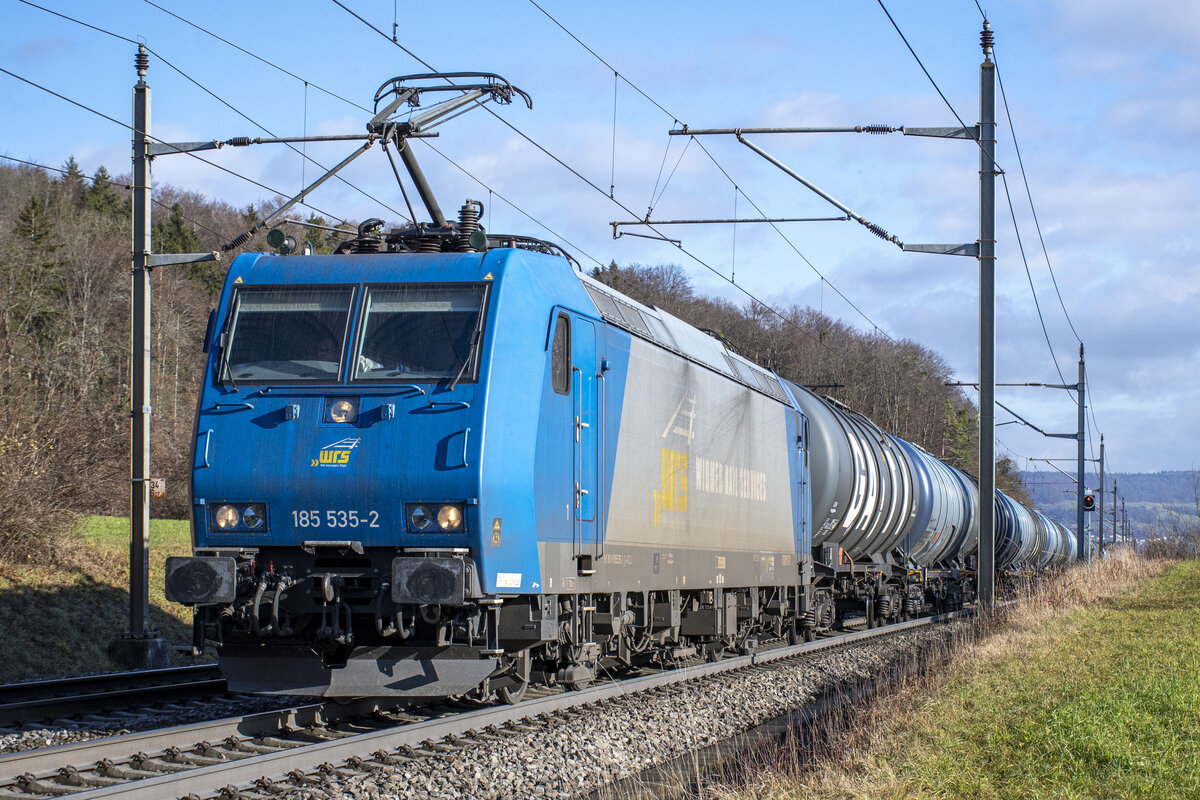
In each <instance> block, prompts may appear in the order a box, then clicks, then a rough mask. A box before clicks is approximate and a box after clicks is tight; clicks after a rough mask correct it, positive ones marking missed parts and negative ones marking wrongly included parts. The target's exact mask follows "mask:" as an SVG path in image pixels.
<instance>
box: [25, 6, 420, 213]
mask: <svg viewBox="0 0 1200 800" xmlns="http://www.w3.org/2000/svg"><path fill="white" fill-rule="evenodd" d="M19 2H21V3H24V4H25V5H27V6H29V7H31V8H36V9H38V10H39V11H44V12H46V13H47V14H52V15H53V16H56V17H59V18H60V19H64V20H66V21H68V22H73V23H75V24H76V25H80V26H82V27H85V28H88V29H90V30H93V31H96V32H97V33H102V34H104V35H106V36H111V37H112V38H114V39H118V40H120V41H123V42H127V43H129V44H140V45H142V46H144V47H145V48H146V50H147V52H149V53H151V54H152V55H154V57H155V58H157V59H159V60H160V61H162V62H163V63H164V64H166V65H167V66H168V67H170V68H171V69H173V70H174V71H175V72H177V73H179V75H180V76H181V77H183V78H184V79H185V80H187V81H189V82H190V83H192V84H193V85H195V86H196V87H197V88H198V89H200V90H201V91H203V92H205V93H206V94H208V95H209V96H210V97H212V98H213V99H214V100H216V101H217V102H219V103H221V104H222V105H224V106H225V107H226V108H228V109H229V110H230V111H232V112H234V113H235V114H237V115H238V116H240V117H242V118H243V119H245V120H246V121H247V122H249V123H250V124H251V125H254V126H256V127H257V128H259V129H261V130H262V131H264V132H266V133H268V134H270V135H271V136H275V134H274V133H272V132H271V131H270V129H268V128H267V127H266V126H264V125H263V124H262V123H260V122H258V121H256V120H254V119H253V118H251V117H250V116H249V115H247V114H246V113H244V112H242V111H241V110H239V109H238V108H236V107H235V106H233V105H232V104H230V103H229V102H227V101H226V100H225V99H223V98H222V97H220V96H219V95H217V94H216V93H215V92H213V91H211V90H210V89H208V88H207V87H206V86H204V85H203V84H202V83H200V82H199V81H197V80H196V79H195V78H193V77H192V76H190V75H188V74H187V73H186V72H184V71H183V70H182V69H180V68H179V67H178V66H176V65H175V64H174V63H172V62H171V61H170V60H169V59H167V58H166V57H165V56H163V55H162V54H161V53H159V52H158V51H156V50H155V49H154V48H152V47H150V46H149V45H146V44H144V43H141V42H136V41H134V40H133V39H130V38H129V37H127V36H122V35H121V34H119V33H116V32H114V31H110V30H106V29H104V28H101V27H98V26H96V25H92V24H90V23H87V22H84V21H83V20H80V19H76V18H75V17H71V16H68V15H66V14H61V13H59V12H57V11H53V10H51V9H48V8H45V7H43V6H40V5H38V4H37V3H32V2H29V0H19ZM145 2H147V3H149V4H150V5H152V6H155V8H160V7H159V6H156V5H155V4H154V3H152V2H150V0H145ZM162 10H164V11H165V9H162ZM166 13H168V14H170V15H171V16H173V17H175V18H176V19H179V20H180V21H182V22H187V23H188V24H189V25H192V27H195V28H197V30H201V31H204V29H203V28H200V27H199V26H197V25H195V24H194V23H191V22H188V20H186V19H184V18H183V17H180V16H179V15H178V14H174V13H171V12H169V11H167V12H166ZM204 32H205V33H208V34H209V35H210V36H213V37H214V38H216V39H218V40H220V41H222V42H225V40H224V39H221V37H219V36H216V35H215V34H213V33H211V32H209V31H204ZM225 43H226V44H229V45H230V46H231V47H234V48H237V49H238V50H242V52H246V53H247V54H248V55H253V54H252V53H249V52H248V51H246V50H243V49H242V48H240V47H237V45H234V44H231V43H229V42H225ZM259 60H260V61H264V63H268V64H269V63H270V62H266V61H265V60H264V59H261V58H260V59H259ZM271 66H275V68H276V69H279V70H280V71H281V72H284V73H285V74H287V75H291V76H292V77H295V78H297V80H303V79H302V78H298V77H297V76H295V75H292V73H290V72H287V70H284V69H282V68H281V67H278V66H276V65H274V64H272V65H271ZM305 84H306V85H313V86H314V88H320V87H316V86H315V84H310V83H309V82H308V81H305ZM322 91H324V90H322ZM334 96H335V97H336V95H334ZM339 99H344V98H339ZM346 102H350V101H348V100H347V101H346ZM352 105H356V104H352ZM359 107H360V108H361V106H359ZM89 110H90V109H89ZM364 110H366V109H364ZM110 119H111V118H110ZM114 121H115V120H114ZM118 124H122V123H118ZM125 127H128V126H125ZM155 141H159V140H157V139H156V140H155ZM284 144H285V145H286V146H287V147H288V148H290V149H291V150H292V151H294V152H296V153H297V154H299V155H301V156H302V157H303V158H304V159H306V160H307V161H309V162H311V163H313V164H315V165H316V166H318V167H320V168H321V169H325V167H324V166H323V165H322V164H321V163H320V162H318V161H316V160H315V159H313V158H309V156H308V155H307V154H305V153H302V152H301V151H300V150H298V149H296V147H295V146H294V145H292V144H291V143H290V142H285V143H284ZM188 155H191V156H193V157H194V158H197V160H199V161H201V162H203V163H205V164H209V165H211V166H216V167H217V168H218V169H224V168H223V167H219V166H217V165H216V164H213V163H212V162H210V161H207V160H205V159H203V158H200V157H199V156H196V155H195V154H194V153H188ZM226 171H227V172H229V170H226ZM230 174H232V175H236V176H237V177H240V178H242V179H244V180H250V179H249V178H246V177H245V176H244V175H239V174H238V173H234V172H230ZM334 177H335V178H337V179H338V180H339V181H341V182H342V183H343V184H345V185H346V186H348V187H350V188H351V189H354V190H355V191H357V192H358V193H359V194H361V195H363V196H364V197H366V198H367V199H369V200H371V201H372V202H375V203H378V204H379V205H380V206H381V207H383V208H386V209H388V210H389V211H391V212H392V213H395V214H399V216H400V217H401V218H403V219H407V217H405V216H404V214H402V213H400V212H398V211H396V210H395V209H394V208H392V207H391V206H389V205H388V204H386V203H384V202H383V201H382V200H380V199H378V198H377V197H374V196H372V195H371V194H370V193H368V192H366V191H365V190H363V189H362V188H360V187H358V186H356V185H355V184H353V183H351V182H350V181H347V180H346V179H345V178H343V177H341V176H339V175H335V176H334ZM251 182H252V183H256V182H254V181H251ZM256 185H258V186H260V187H261V188H264V189H267V191H270V192H273V193H276V194H279V192H278V191H277V190H275V189H271V188H270V187H266V186H262V184H257V183H256ZM302 205H304V206H306V207H308V208H311V209H313V210H315V211H318V212H320V213H321V214H325V215H327V216H329V217H330V218H332V219H334V220H337V221H338V222H342V223H345V220H343V219H342V218H340V217H338V216H337V215H336V214H332V213H330V212H328V211H322V210H321V209H319V208H317V207H316V206H313V205H312V204H310V203H307V202H305V203H302Z"/></svg>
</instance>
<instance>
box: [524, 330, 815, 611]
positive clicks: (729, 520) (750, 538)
mask: <svg viewBox="0 0 1200 800" xmlns="http://www.w3.org/2000/svg"><path fill="white" fill-rule="evenodd" d="M628 370H629V374H628V378H627V380H626V382H625V385H626V392H625V396H624V397H623V399H622V404H623V408H622V411H621V414H620V429H619V431H609V432H608V435H610V436H613V437H615V439H616V442H617V444H616V458H615V462H614V467H613V474H612V488H611V495H610V496H609V497H608V498H607V500H606V502H605V512H606V519H605V521H604V526H603V529H604V532H605V533H604V542H603V548H602V555H601V556H600V557H598V558H597V559H596V560H595V564H594V566H595V568H596V573H595V574H594V575H592V576H590V577H586V578H584V577H578V578H577V577H575V576H576V564H575V562H574V560H573V555H572V552H571V549H570V546H569V545H566V544H560V543H557V542H543V543H541V549H542V553H541V555H542V558H543V562H542V564H543V572H542V575H543V579H544V583H545V585H546V589H547V591H555V590H558V589H560V587H561V588H562V589H565V590H568V591H569V590H580V591H584V590H588V591H617V590H633V591H636V590H646V589H676V588H678V589H684V588H697V587H706V586H729V587H735V586H759V585H772V584H776V585H789V584H795V583H797V582H798V578H799V575H798V570H797V568H796V564H797V555H796V534H797V530H798V526H799V514H800V512H799V509H798V508H797V507H796V505H797V502H798V492H797V486H796V481H797V477H796V472H795V469H796V458H797V454H796V448H795V446H794V445H792V446H790V447H789V440H792V441H794V437H795V434H794V433H791V434H789V427H790V428H791V429H792V431H795V430H796V420H797V418H798V415H797V414H796V412H795V410H794V409H791V408H790V407H788V406H785V405H784V404H782V403H779V402H777V401H775V400H773V399H772V398H770V397H768V396H766V395H764V394H762V393H760V392H757V391H753V390H751V389H749V388H747V387H745V386H743V385H741V384H739V383H735V382H734V381H732V380H730V379H729V378H728V377H726V376H724V375H722V374H719V373H716V372H714V371H712V370H710V369H708V368H706V367H704V366H702V365H700V364H697V363H695V362H694V361H692V360H690V359H687V358H684V357H681V356H680V355H678V354H676V353H672V352H670V351H668V350H664V349H662V348H660V347H656V346H655V345H653V344H651V343H649V342H646V341H643V340H641V339H638V338H633V339H632V340H631V343H630V355H629V366H628ZM789 415H791V417H792V424H791V425H790V426H789V421H788V417H789ZM556 578H557V580H556Z"/></svg>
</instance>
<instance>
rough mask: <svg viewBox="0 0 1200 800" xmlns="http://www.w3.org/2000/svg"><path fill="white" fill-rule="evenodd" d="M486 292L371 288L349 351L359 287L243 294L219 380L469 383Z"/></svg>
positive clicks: (477, 287) (474, 287)
mask: <svg viewBox="0 0 1200 800" xmlns="http://www.w3.org/2000/svg"><path fill="white" fill-rule="evenodd" d="M486 292H487V285H486V284H399V285H397V284H390V285H385V286H368V287H366V288H365V289H364V290H363V291H362V295H363V298H362V309H363V310H362V314H361V316H362V322H361V325H360V328H361V330H362V333H361V335H360V336H359V341H358V342H356V343H352V344H351V346H350V347H347V342H350V341H351V337H352V335H353V331H352V324H353V316H352V314H351V311H352V309H353V307H354V300H355V298H354V295H355V289H354V287H349V286H335V287H321V288H312V287H304V288H291V287H245V288H242V289H240V290H239V291H238V292H237V294H236V295H235V297H234V303H233V311H232V314H231V316H230V323H229V328H228V334H227V337H226V339H227V342H228V344H227V346H226V347H225V350H224V353H223V355H222V360H221V366H220V370H219V375H220V380H221V381H222V382H224V383H241V382H248V383H255V382H260V381H269V382H272V383H334V382H337V381H339V380H340V379H342V378H344V377H349V378H350V379H351V380H354V381H371V382H381V383H434V382H438V381H445V380H450V381H453V382H455V383H473V382H474V381H475V380H476V379H477V378H478V370H479V363H478V359H477V358H476V357H475V350H476V349H477V347H478V345H479V339H480V334H481V331H482V327H483V309H484V308H485V305H486V299H487V298H486ZM347 350H350V351H351V354H350V357H349V358H346V352H347ZM344 364H348V365H350V368H348V369H343V365H344Z"/></svg>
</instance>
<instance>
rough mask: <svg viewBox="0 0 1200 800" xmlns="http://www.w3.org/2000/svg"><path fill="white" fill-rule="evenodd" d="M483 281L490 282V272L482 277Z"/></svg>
mask: <svg viewBox="0 0 1200 800" xmlns="http://www.w3.org/2000/svg"><path fill="white" fill-rule="evenodd" d="M483 279H484V280H485V281H490V280H492V273H490V272H489V273H488V274H487V275H484V276H483Z"/></svg>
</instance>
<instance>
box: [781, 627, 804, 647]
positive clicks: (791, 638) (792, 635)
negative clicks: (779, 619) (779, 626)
mask: <svg viewBox="0 0 1200 800" xmlns="http://www.w3.org/2000/svg"><path fill="white" fill-rule="evenodd" d="M784 627H785V628H786V629H787V643H788V644H789V645H793V644H800V639H801V638H802V637H801V635H800V631H799V629H797V628H796V623H795V622H786V623H784Z"/></svg>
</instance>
